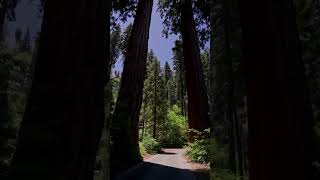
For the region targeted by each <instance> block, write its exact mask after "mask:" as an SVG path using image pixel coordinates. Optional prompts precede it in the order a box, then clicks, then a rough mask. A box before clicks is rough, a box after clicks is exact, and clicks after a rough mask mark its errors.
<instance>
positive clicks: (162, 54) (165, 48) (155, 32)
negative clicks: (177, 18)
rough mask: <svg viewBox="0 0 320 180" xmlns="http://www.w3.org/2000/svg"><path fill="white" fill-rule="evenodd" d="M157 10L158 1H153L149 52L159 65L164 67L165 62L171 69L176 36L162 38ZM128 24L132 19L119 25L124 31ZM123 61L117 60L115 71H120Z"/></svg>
mask: <svg viewBox="0 0 320 180" xmlns="http://www.w3.org/2000/svg"><path fill="white" fill-rule="evenodd" d="M157 9H158V0H154V2H153V9H152V17H151V25H150V34H149V43H148V44H149V50H150V49H152V50H153V52H154V54H155V55H156V56H157V57H158V59H159V60H160V62H161V65H164V63H165V62H166V61H168V63H169V64H170V66H171V67H172V59H171V58H172V47H173V46H174V41H175V40H176V39H177V36H175V35H170V36H169V37H168V38H167V39H166V38H165V37H163V36H162V29H163V25H162V21H163V20H162V19H161V17H160V13H159V12H158V11H157ZM130 22H133V19H130V20H128V21H127V22H126V23H120V26H121V28H122V29H124V28H125V27H126V26H127V25H128V24H129V23H130ZM122 64H123V61H122V60H119V61H118V62H117V64H116V67H115V70H117V71H118V70H121V69H122Z"/></svg>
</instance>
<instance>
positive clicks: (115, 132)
mask: <svg viewBox="0 0 320 180" xmlns="http://www.w3.org/2000/svg"><path fill="white" fill-rule="evenodd" d="M152 5H153V1H152V0H140V1H139V3H138V9H137V12H136V16H135V19H134V23H133V27H132V31H131V35H130V39H129V42H128V45H127V49H126V54H125V61H124V67H123V73H122V79H121V87H120V90H119V95H118V99H117V103H116V107H115V111H114V115H113V118H112V122H111V123H112V124H111V138H112V143H113V144H112V146H113V147H112V149H111V164H112V165H111V171H112V172H111V173H116V172H119V171H121V170H124V169H127V168H128V167H130V166H131V165H134V164H136V163H137V162H139V161H141V155H140V152H139V143H138V124H139V114H140V109H141V104H142V91H143V81H144V75H145V69H146V59H147V52H148V39H149V27H150V21H151V12H152Z"/></svg>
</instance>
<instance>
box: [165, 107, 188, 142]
mask: <svg viewBox="0 0 320 180" xmlns="http://www.w3.org/2000/svg"><path fill="white" fill-rule="evenodd" d="M187 130H188V124H187V121H186V119H185V118H184V117H183V116H182V115H180V110H179V107H178V106H177V105H174V106H173V107H172V109H171V110H169V112H168V114H167V119H166V122H165V123H164V125H163V128H162V132H161V133H160V137H159V141H160V143H161V145H162V147H183V146H184V145H185V144H186V142H187V138H188V131H187Z"/></svg>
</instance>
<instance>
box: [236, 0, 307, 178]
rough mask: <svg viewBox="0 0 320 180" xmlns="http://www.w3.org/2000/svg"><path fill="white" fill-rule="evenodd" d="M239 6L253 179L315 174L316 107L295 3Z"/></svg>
mask: <svg viewBox="0 0 320 180" xmlns="http://www.w3.org/2000/svg"><path fill="white" fill-rule="evenodd" d="M240 5H241V21H242V22H241V23H242V30H243V42H244V43H243V53H244V59H245V70H246V81H247V93H248V115H249V172H250V179H252V180H271V179H272V180H278V179H279V180H280V179H290V180H302V179H306V180H307V179H311V178H310V175H311V172H310V168H311V160H310V157H309V155H310V152H311V151H310V144H311V143H310V141H311V132H312V110H311V105H310V102H309V94H308V89H307V82H306V77H305V70H304V65H303V62H302V56H301V50H300V42H299V38H298V33H297V27H296V22H295V17H296V16H295V9H294V5H293V2H292V0H271V1H265V2H264V4H263V6H261V2H258V1H255V0H247V1H241V4H240Z"/></svg>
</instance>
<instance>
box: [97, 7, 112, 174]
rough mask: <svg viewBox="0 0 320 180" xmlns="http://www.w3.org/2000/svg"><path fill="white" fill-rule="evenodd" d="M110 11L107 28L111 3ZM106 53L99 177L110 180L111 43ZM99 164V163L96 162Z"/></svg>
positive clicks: (108, 21) (108, 30) (108, 18)
mask: <svg viewBox="0 0 320 180" xmlns="http://www.w3.org/2000/svg"><path fill="white" fill-rule="evenodd" d="M108 8H109V9H108V10H107V13H106V16H107V27H110V17H111V1H109V2H108ZM106 36H107V38H106V39H108V40H110V28H107V29H106ZM106 46H107V47H106V51H107V55H108V59H110V61H109V62H107V63H108V64H107V65H108V66H107V70H106V74H105V75H106V79H107V81H106V84H105V97H104V98H105V106H104V108H105V111H104V112H105V123H104V129H103V133H102V137H101V140H100V149H99V153H98V155H99V158H100V159H99V160H98V161H101V170H100V174H99V176H100V177H101V179H103V180H110V166H111V164H110V126H111V101H112V81H111V73H112V62H113V60H111V47H110V43H107V44H106ZM96 163H97V162H96Z"/></svg>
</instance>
